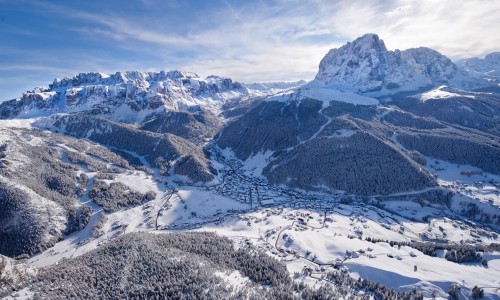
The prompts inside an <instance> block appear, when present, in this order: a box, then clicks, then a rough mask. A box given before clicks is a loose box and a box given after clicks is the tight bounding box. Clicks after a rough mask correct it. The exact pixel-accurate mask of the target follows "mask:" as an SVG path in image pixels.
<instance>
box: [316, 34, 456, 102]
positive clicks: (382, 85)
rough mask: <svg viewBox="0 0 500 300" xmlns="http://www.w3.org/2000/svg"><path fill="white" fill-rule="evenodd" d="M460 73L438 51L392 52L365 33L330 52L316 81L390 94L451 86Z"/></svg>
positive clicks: (371, 35) (323, 61)
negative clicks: (438, 86) (445, 84)
mask: <svg viewBox="0 0 500 300" xmlns="http://www.w3.org/2000/svg"><path fill="white" fill-rule="evenodd" d="M457 74H458V69H457V66H456V65H455V64H453V62H452V61H451V60H450V59H449V58H447V57H446V56H444V55H442V54H440V53H439V52H437V51H435V50H432V49H429V48H423V47H422V48H415V49H408V50H404V51H399V50H395V51H389V50H387V48H386V47H385V44H384V41H383V40H381V39H380V38H379V37H378V36H377V35H376V34H365V35H363V36H362V37H360V38H358V39H356V40H354V41H353V42H350V43H347V44H346V45H344V46H342V47H340V48H338V49H332V50H330V51H329V52H328V53H327V54H326V56H325V57H324V58H323V59H322V60H321V63H320V65H319V72H318V74H317V75H316V78H315V81H317V82H319V83H322V84H325V85H328V86H332V87H338V88H345V89H350V90H354V91H356V92H362V93H365V92H382V93H390V92H391V91H392V92H394V91H409V90H417V89H419V88H423V87H428V86H434V85H439V84H443V83H447V82H448V81H450V80H451V79H453V78H454V77H455V76H456V75H457Z"/></svg>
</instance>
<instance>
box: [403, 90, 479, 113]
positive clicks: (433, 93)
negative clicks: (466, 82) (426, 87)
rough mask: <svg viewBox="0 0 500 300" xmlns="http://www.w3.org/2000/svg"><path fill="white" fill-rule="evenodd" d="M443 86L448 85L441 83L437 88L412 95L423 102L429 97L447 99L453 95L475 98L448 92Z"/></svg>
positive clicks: (469, 96)
mask: <svg viewBox="0 0 500 300" xmlns="http://www.w3.org/2000/svg"><path fill="white" fill-rule="evenodd" d="M445 88H448V86H446V85H442V86H439V87H438V88H436V89H433V90H430V91H428V92H425V93H421V94H417V95H414V96H413V97H415V98H417V99H419V100H421V101H424V102H425V101H427V100H430V99H448V98H453V97H466V98H471V99H474V98H475V97H474V96H473V95H463V94H457V93H453V92H449V91H446V90H444V89H445ZM464 109H467V107H465V108H464ZM469 110H470V108H469Z"/></svg>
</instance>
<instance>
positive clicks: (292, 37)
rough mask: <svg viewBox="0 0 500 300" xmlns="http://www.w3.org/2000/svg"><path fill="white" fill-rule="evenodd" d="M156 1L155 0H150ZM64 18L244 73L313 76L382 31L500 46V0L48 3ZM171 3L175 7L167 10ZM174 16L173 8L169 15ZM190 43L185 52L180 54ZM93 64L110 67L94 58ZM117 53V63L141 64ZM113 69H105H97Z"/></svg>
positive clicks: (198, 68)
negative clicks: (185, 7) (332, 56)
mask: <svg viewBox="0 0 500 300" xmlns="http://www.w3.org/2000/svg"><path fill="white" fill-rule="evenodd" d="M144 1H145V3H149V4H148V5H150V6H151V7H152V8H154V7H155V5H154V4H152V3H151V2H149V1H147V0H144ZM37 5H43V7H44V9H47V10H50V11H52V12H55V13H57V14H60V16H61V17H62V18H76V19H80V20H84V21H86V22H88V23H90V26H88V27H79V28H77V29H74V28H73V30H75V32H77V33H78V34H80V35H82V36H83V37H85V38H87V39H100V38H104V39H105V40H107V41H109V40H111V41H114V42H115V43H114V44H113V46H114V47H118V48H121V49H127V50H130V49H134V50H135V51H137V52H138V53H140V51H143V53H147V54H148V55H150V56H154V57H157V65H151V64H147V65H143V66H142V67H140V69H155V68H156V69H162V68H164V67H165V66H167V67H172V68H183V69H186V70H190V71H194V72H198V73H201V74H217V75H224V76H230V77H233V78H235V79H238V80H242V81H268V80H280V79H281V80H295V79H301V78H302V79H306V80H307V79H312V78H313V77H314V74H315V73H316V71H317V66H318V64H319V61H320V60H321V58H322V57H323V56H324V54H326V52H327V51H328V50H329V49H330V48H332V47H338V46H340V45H341V44H343V43H345V42H347V41H350V40H352V39H354V38H356V37H358V36H361V35H362V34H364V33H367V32H372V33H377V34H379V36H380V37H381V38H382V39H383V40H384V41H385V42H386V45H387V47H388V48H389V49H396V48H398V49H407V48H411V47H419V46H426V47H430V48H434V49H436V50H438V51H440V52H442V53H443V54H445V55H448V56H450V57H451V58H462V57H468V56H482V55H484V54H486V53H488V52H492V51H495V50H500V35H499V34H498V32H499V31H500V30H499V29H500V28H499V27H500V25H499V24H500V22H498V20H500V1H489V0H470V1H465V0H464V1H457V0H455V1H452V0H418V1H417V0H393V1H383V0H379V1H362V0H343V1H328V0H325V1H320V0H317V1H284V0H283V1H278V2H277V3H274V4H270V3H269V2H267V1H248V2H244V4H243V5H241V4H239V5H231V2H228V4H227V5H226V6H221V7H219V8H218V9H216V10H213V11H208V12H206V13H205V12H204V13H203V14H201V15H202V16H203V17H202V18H201V19H199V20H198V22H195V23H190V24H187V25H186V24H181V25H179V28H180V27H183V26H184V27H183V28H182V29H183V30H179V29H178V28H177V27H168V28H167V27H165V26H166V25H165V22H163V21H165V20H149V19H148V16H147V15H146V16H145V15H137V16H134V15H120V13H119V12H117V11H115V12H109V11H108V12H106V11H96V12H92V13H90V12H84V11H78V10H75V9H68V8H67V7H61V6H56V5H53V4H47V3H41V4H37ZM165 11H168V10H165ZM165 18H168V15H166V16H165ZM175 51H184V52H185V53H186V56H185V57H177V56H175V55H176V54H175ZM87 59H88V60H87V62H88V63H89V65H90V66H96V67H99V66H103V65H106V66H107V67H109V66H110V65H112V63H113V62H112V61H110V62H108V63H105V64H104V63H102V62H98V61H99V59H98V58H95V60H94V62H92V61H93V59H92V58H91V57H88V56H87ZM140 62H141V61H140V58H138V59H137V61H135V62H133V63H130V64H126V63H125V62H124V61H117V62H116V68H117V69H118V68H123V67H126V68H130V67H136V66H140ZM95 71H106V70H95Z"/></svg>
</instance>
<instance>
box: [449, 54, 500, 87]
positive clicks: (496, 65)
mask: <svg viewBox="0 0 500 300" xmlns="http://www.w3.org/2000/svg"><path fill="white" fill-rule="evenodd" d="M456 64H457V66H459V67H461V68H463V69H465V70H466V71H468V72H470V73H471V74H474V75H477V76H480V77H483V78H486V79H489V80H493V81H498V80H499V78H500V52H493V53H490V54H487V55H486V56H485V57H484V58H478V57H472V58H466V59H461V60H459V61H457V62H456Z"/></svg>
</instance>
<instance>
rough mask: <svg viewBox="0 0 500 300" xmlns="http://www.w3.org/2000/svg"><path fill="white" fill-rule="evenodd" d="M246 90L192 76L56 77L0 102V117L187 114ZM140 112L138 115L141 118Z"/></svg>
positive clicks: (174, 73)
mask: <svg viewBox="0 0 500 300" xmlns="http://www.w3.org/2000/svg"><path fill="white" fill-rule="evenodd" d="M247 95H248V90H247V89H246V88H244V87H243V86H242V85H241V84H240V83H238V82H233V81H232V80H231V79H229V78H221V77H216V76H210V77H207V78H205V79H203V78H200V77H199V76H198V75H196V74H194V73H188V72H180V71H170V72H164V71H162V72H158V73H154V72H147V73H146V72H137V71H136V72H117V73H115V74H113V75H111V76H110V75H107V74H103V73H82V74H78V75H76V76H74V77H73V78H64V79H62V80H58V79H56V80H55V81H54V82H53V83H52V84H51V85H50V86H49V87H48V88H36V89H34V90H33V91H30V92H26V93H24V94H23V96H22V97H21V98H20V99H15V100H11V101H8V102H6V103H3V104H2V107H1V108H0V116H1V117H2V118H10V117H14V116H17V115H24V116H30V115H36V114H40V113H42V114H44V113H45V114H47V115H48V114H52V113H56V112H81V111H85V112H90V113H92V114H95V115H110V118H111V119H113V120H117V121H133V120H129V119H140V118H141V117H144V113H146V112H151V111H154V110H157V109H158V108H164V109H166V110H169V111H190V110H193V109H194V110H196V109H197V108H198V107H200V106H209V107H214V108H217V107H219V106H220V105H222V104H224V103H225V102H226V101H228V100H229V99H234V98H239V97H244V96H247ZM141 112H142V114H141Z"/></svg>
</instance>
